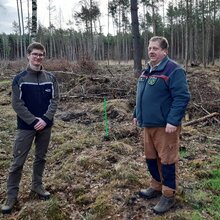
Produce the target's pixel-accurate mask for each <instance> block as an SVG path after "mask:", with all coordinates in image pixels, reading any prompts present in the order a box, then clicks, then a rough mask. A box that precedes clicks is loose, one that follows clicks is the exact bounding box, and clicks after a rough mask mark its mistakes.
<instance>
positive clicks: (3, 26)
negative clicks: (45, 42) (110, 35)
mask: <svg viewBox="0 0 220 220" xmlns="http://www.w3.org/2000/svg"><path fill="white" fill-rule="evenodd" d="M51 1H52V2H53V4H52V5H54V6H55V8H56V11H55V12H53V17H52V18H53V20H52V23H53V24H54V25H55V26H56V27H57V28H58V27H59V26H58V25H59V22H58V20H59V19H56V17H61V19H62V21H63V22H62V28H65V27H66V25H65V24H66V23H67V21H68V20H72V14H73V12H76V11H78V12H79V11H80V8H81V6H80V3H79V2H80V1H79V0H51ZM16 2H17V1H16V0H0V33H6V34H9V33H12V32H13V28H12V23H13V21H16V22H17V23H18V14H17V3H16ZM97 2H98V5H99V6H100V9H101V14H102V17H101V19H100V20H101V25H102V26H103V32H104V33H105V34H107V24H108V19H107V5H108V0H97ZM30 4H31V0H30ZM22 5H23V13H24V18H26V17H27V0H22ZM48 5H49V1H48V0H37V7H38V11H37V17H38V22H39V23H41V24H42V25H44V26H45V27H48V26H49V21H48V20H49V19H48V17H49V15H48V14H49V12H48ZM59 12H61V13H59ZM30 13H31V5H30ZM59 15H60V16H59ZM30 16H31V14H30ZM73 22H74V21H73ZM110 25H112V21H110ZM111 30H112V27H110V32H111Z"/></svg>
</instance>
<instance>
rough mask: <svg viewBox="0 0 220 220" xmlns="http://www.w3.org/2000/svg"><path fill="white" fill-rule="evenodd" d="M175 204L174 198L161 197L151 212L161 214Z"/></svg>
mask: <svg viewBox="0 0 220 220" xmlns="http://www.w3.org/2000/svg"><path fill="white" fill-rule="evenodd" d="M174 204H175V197H174V196H172V197H165V196H164V195H162V196H161V198H160V201H159V202H158V203H157V205H156V206H154V208H153V210H154V212H155V213H156V214H163V213H165V212H167V211H168V210H169V209H170V208H172V207H173V206H174Z"/></svg>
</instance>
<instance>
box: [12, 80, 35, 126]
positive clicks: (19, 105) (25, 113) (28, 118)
mask: <svg viewBox="0 0 220 220" xmlns="http://www.w3.org/2000/svg"><path fill="white" fill-rule="evenodd" d="M20 97H21V90H20V86H19V83H18V81H17V78H16V77H15V78H14V80H13V82H12V108H13V109H14V111H15V112H16V114H17V116H18V117H19V118H21V119H22V120H23V121H24V122H25V123H27V124H28V125H30V126H32V127H34V125H35V124H36V123H37V122H38V120H37V119H36V118H35V116H34V115H33V114H32V113H31V112H30V111H29V110H28V108H27V107H26V106H25V104H24V101H23V100H22V99H21V98H20Z"/></svg>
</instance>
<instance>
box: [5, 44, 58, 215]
mask: <svg viewBox="0 0 220 220" xmlns="http://www.w3.org/2000/svg"><path fill="white" fill-rule="evenodd" d="M44 57H45V48H44V46H43V45H42V44H40V43H37V42H35V43H32V44H30V45H29V46H28V48H27V59H28V62H29V63H28V66H27V69H26V70H25V71H23V72H21V73H19V74H18V75H17V76H15V78H14V79H13V83H12V107H13V109H14V111H15V112H16V114H17V133H16V138H15V144H14V147H13V162H12V165H11V168H10V171H9V177H8V181H7V199H6V202H5V204H4V205H3V206H2V213H3V214H6V213H10V212H11V211H12V208H13V207H14V205H15V203H16V202H17V197H18V191H19V183H20V180H21V176H22V169H23V165H24V163H25V161H26V158H27V156H28V153H29V151H30V148H31V145H32V143H33V141H34V143H35V159H34V162H33V174H32V185H31V192H32V193H35V194H37V195H38V196H39V198H40V199H43V200H46V199H49V197H50V193H49V192H48V191H46V190H45V189H44V187H43V183H42V176H43V171H44V167H45V162H46V159H45V158H46V153H47V149H48V145H49V141H50V136H51V127H52V125H53V118H54V114H55V112H56V109H57V104H58V100H59V91H58V84H57V80H56V78H55V77H54V75H52V74H51V73H49V72H46V71H45V70H43V69H42V62H43V59H44Z"/></svg>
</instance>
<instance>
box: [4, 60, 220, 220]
mask: <svg viewBox="0 0 220 220" xmlns="http://www.w3.org/2000/svg"><path fill="white" fill-rule="evenodd" d="M24 67H25V62H19V63H18V62H4V63H1V65H0V115H1V117H0V204H2V203H3V202H4V199H5V195H6V179H7V176H8V169H9V166H10V162H11V159H12V145H13V141H14V134H15V129H16V117H15V113H14V111H13V110H12V107H11V80H12V78H13V77H14V75H15V74H16V72H19V71H20V70H21V69H22V68H24ZM45 68H46V69H48V70H50V71H53V72H54V73H55V74H56V76H57V78H58V81H59V85H60V91H61V100H60V104H59V108H58V111H57V114H56V118H55V125H54V128H53V133H52V139H51V143H50V146H49V151H48V155H47V156H48V157H47V166H46V170H45V176H44V183H45V186H46V188H47V189H48V190H49V191H50V192H51V193H52V197H51V199H50V200H48V201H39V200H38V199H36V198H32V197H30V196H29V192H30V185H31V174H32V162H33V157H34V147H33V148H32V150H31V152H30V155H29V157H28V160H27V162H26V163H25V166H24V171H23V176H22V181H21V184H20V192H19V204H18V205H17V206H16V207H15V209H14V210H13V212H12V214H11V215H5V216H3V215H2V214H0V219H11V220H12V219H13V220H14V219H16V220H18V219H22V220H26V219H27V220H28V219H31V220H36V219H38V220H68V219H72V220H105V219H111V220H165V219H166V220H167V219H172V220H200V219H213V220H218V219H220V208H219V207H220V133H219V126H220V117H219V115H217V114H216V116H215V117H208V118H205V119H204V118H203V117H204V116H207V115H210V114H212V113H214V112H220V110H219V105H220V68H219V66H217V65H216V66H213V67H208V68H207V69H203V68H202V67H195V68H189V70H188V81H189V86H190V92H191V101H190V103H189V106H188V108H187V113H186V117H185V118H184V123H187V122H191V121H193V120H197V119H199V118H202V119H201V120H197V121H195V122H194V123H192V124H191V125H187V124H185V126H183V129H182V134H181V147H180V162H179V168H180V176H179V178H180V187H179V190H178V193H177V196H176V201H177V202H176V205H175V207H174V208H172V209H171V210H170V211H169V212H167V213H166V214H164V215H161V216H158V215H155V214H154V213H153V211H152V207H153V206H154V205H155V204H156V203H157V201H158V199H153V200H149V201H146V200H143V199H141V198H139V197H138V191H139V190H140V189H141V188H147V187H148V185H149V179H150V178H149V173H148V172H147V170H146V164H145V159H144V156H143V146H142V130H141V129H140V128H136V127H134V125H133V124H132V111H133V107H134V103H135V89H136V78H135V77H134V76H133V72H132V66H131V65H119V64H117V65H111V66H107V65H104V64H103V65H97V64H94V63H93V62H90V61H82V62H81V63H79V64H70V63H68V62H67V61H57V60H54V61H53V60H52V61H49V62H47V63H46V64H45ZM104 97H106V103H105V102H104ZM105 109H106V113H107V120H106V118H105V117H104V112H105ZM106 122H108V123H107V124H108V127H107V126H106ZM106 128H108V129H106ZM106 136H107V137H106Z"/></svg>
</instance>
